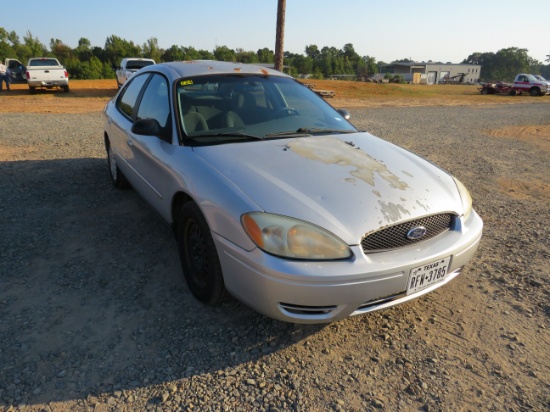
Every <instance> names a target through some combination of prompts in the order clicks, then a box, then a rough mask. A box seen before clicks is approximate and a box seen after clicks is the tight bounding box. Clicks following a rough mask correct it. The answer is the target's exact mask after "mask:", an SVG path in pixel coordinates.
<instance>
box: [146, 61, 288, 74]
mask: <svg viewBox="0 0 550 412" xmlns="http://www.w3.org/2000/svg"><path fill="white" fill-rule="evenodd" d="M145 71H160V72H162V73H164V74H166V75H168V76H169V77H171V78H172V79H177V78H180V77H189V76H201V75H208V74H263V75H271V76H283V77H290V76H288V75H286V74H284V73H281V72H280V71H277V70H273V69H270V68H267V67H264V66H260V65H253V64H244V63H235V62H221V61H215V60H186V61H180V62H170V63H160V64H156V65H154V66H148V67H145V68H143V69H141V70H140V72H145Z"/></svg>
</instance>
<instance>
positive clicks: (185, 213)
mask: <svg viewBox="0 0 550 412" xmlns="http://www.w3.org/2000/svg"><path fill="white" fill-rule="evenodd" d="M176 239H177V241H178V251H179V254H180V260H181V266H182V270H183V275H184V277H185V280H186V282H187V286H188V287H189V290H190V291H191V293H192V294H193V295H194V296H195V297H196V298H197V299H198V300H200V301H201V302H204V303H207V304H210V305H213V304H216V303H219V302H222V301H223V300H225V299H226V298H227V290H226V289H225V284H224V281H223V275H222V269H221V265H220V259H219V257H218V252H217V251H216V246H215V245H214V240H213V239H212V235H211V234H210V228H209V227H208V223H207V222H206V219H205V218H204V216H203V214H202V213H201V211H200V209H199V207H198V206H197V204H196V203H194V202H191V201H190V202H187V203H184V204H183V206H182V208H181V210H180V213H179V215H178V216H177V222H176Z"/></svg>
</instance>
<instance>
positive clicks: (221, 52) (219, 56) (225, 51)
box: [214, 46, 237, 62]
mask: <svg viewBox="0 0 550 412" xmlns="http://www.w3.org/2000/svg"><path fill="white" fill-rule="evenodd" d="M214 57H215V59H216V60H218V61H224V62H234V61H237V55H236V54H235V52H234V51H233V50H231V49H230V48H229V47H227V46H218V47H216V48H215V49H214Z"/></svg>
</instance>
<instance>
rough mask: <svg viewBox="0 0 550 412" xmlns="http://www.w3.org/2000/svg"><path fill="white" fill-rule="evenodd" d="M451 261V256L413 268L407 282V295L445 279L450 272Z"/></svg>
mask: <svg viewBox="0 0 550 412" xmlns="http://www.w3.org/2000/svg"><path fill="white" fill-rule="evenodd" d="M450 262H451V256H449V257H446V258H445V259H441V260H437V261H435V262H432V263H428V264H426V265H422V266H419V267H417V268H414V269H412V270H411V273H410V274H409V283H408V284H407V295H410V294H412V293H416V292H420V291H421V290H423V289H426V288H428V287H430V286H432V285H435V284H436V283H439V282H441V281H442V280H443V279H445V276H447V274H448V273H449V263H450Z"/></svg>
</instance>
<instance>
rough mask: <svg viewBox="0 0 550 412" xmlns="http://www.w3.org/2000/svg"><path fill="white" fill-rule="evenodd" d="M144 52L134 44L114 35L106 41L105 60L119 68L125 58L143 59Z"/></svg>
mask: <svg viewBox="0 0 550 412" xmlns="http://www.w3.org/2000/svg"><path fill="white" fill-rule="evenodd" d="M141 55H142V51H141V48H140V47H139V46H136V45H135V44H134V42H132V41H127V40H124V39H122V38H120V37H118V36H115V35H112V36H109V37H107V39H106V40H105V56H104V58H105V59H106V60H107V61H108V62H109V63H110V64H111V65H115V66H118V65H119V64H120V61H121V60H122V59H123V58H124V57H141Z"/></svg>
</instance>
